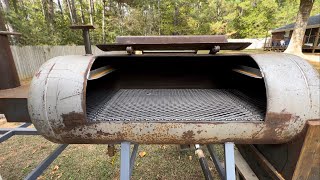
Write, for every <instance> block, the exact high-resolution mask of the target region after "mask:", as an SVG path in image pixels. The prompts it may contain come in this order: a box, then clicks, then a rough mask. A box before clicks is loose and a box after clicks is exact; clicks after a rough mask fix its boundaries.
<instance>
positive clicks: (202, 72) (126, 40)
mask: <svg viewBox="0 0 320 180" xmlns="http://www.w3.org/2000/svg"><path fill="white" fill-rule="evenodd" d="M248 45H249V44H248V43H228V42H227V41H226V39H225V37H224V36H199V37H197V36H194V37H190V36H175V37H170V36H163V37H118V38H117V43H116V44H107V45H98V47H99V48H100V49H102V50H105V51H108V52H107V53H106V54H105V55H100V56H93V55H86V56H63V57H56V58H53V59H51V60H49V61H48V62H46V63H45V64H44V65H43V66H42V67H41V68H40V69H39V71H38V72H37V73H36V74H35V76H34V78H33V80H32V83H31V86H30V93H29V98H28V109H29V115H30V117H31V120H32V122H33V124H34V125H35V127H36V128H37V130H38V131H39V132H40V133H41V134H42V135H43V136H44V137H46V138H47V139H49V140H50V141H53V142H59V143H103V144H105V143H116V142H121V141H130V142H135V143H145V144H159V143H167V144H171V143H175V144H192V143H200V144H208V143H222V142H229V141H230V142H235V143H241V144H279V143H285V142H288V141H290V140H292V139H293V138H295V137H296V136H298V135H299V134H300V133H301V132H302V131H303V129H304V127H305V125H306V122H307V121H308V120H313V119H319V113H320V112H319V104H320V102H319V96H320V95H319V74H318V73H317V72H316V71H315V70H314V69H313V68H312V67H311V65H309V64H308V63H307V62H306V61H304V60H303V59H301V58H299V57H297V56H294V55H289V54H282V53H267V54H239V53H237V54H222V55H220V54H219V53H218V54H215V53H217V52H218V51H219V50H220V49H221V50H225V49H233V50H238V49H244V48H245V47H247V46H248ZM199 50H207V52H208V53H207V54H200V53H199V52H200V51H199Z"/></svg>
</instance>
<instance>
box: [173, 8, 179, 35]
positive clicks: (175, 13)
mask: <svg viewBox="0 0 320 180" xmlns="http://www.w3.org/2000/svg"><path fill="white" fill-rule="evenodd" d="M178 6H179V5H178V4H177V3H175V5H174V15H173V27H174V32H173V35H178V34H179V32H178V31H177V28H178V24H179V21H178V18H179V17H178V16H179V8H178Z"/></svg>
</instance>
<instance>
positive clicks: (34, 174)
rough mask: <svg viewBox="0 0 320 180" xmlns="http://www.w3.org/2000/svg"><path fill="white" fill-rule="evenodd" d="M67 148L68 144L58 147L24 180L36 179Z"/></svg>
mask: <svg viewBox="0 0 320 180" xmlns="http://www.w3.org/2000/svg"><path fill="white" fill-rule="evenodd" d="M67 146H68V144H61V145H59V146H58V147H57V148H56V149H55V150H54V151H53V152H52V153H51V154H50V155H49V156H48V157H47V158H46V159H45V160H43V161H42V162H41V163H40V164H39V165H38V166H37V167H36V168H35V169H33V171H32V172H31V173H29V174H28V176H27V177H26V178H24V179H25V180H33V179H37V177H39V176H40V175H41V174H42V173H43V171H44V170H46V169H47V168H48V167H49V166H50V164H51V163H52V162H53V161H54V160H55V159H56V158H57V157H58V156H59V154H61V152H62V151H63V150H64V149H65V148H66V147H67Z"/></svg>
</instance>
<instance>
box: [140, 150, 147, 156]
mask: <svg viewBox="0 0 320 180" xmlns="http://www.w3.org/2000/svg"><path fill="white" fill-rule="evenodd" d="M146 154H147V153H146V152H145V151H141V152H139V156H140V157H144V156H145V155H146Z"/></svg>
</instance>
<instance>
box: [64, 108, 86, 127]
mask: <svg viewBox="0 0 320 180" xmlns="http://www.w3.org/2000/svg"><path fill="white" fill-rule="evenodd" d="M61 117H62V120H63V124H64V125H65V127H66V128H67V129H72V128H74V127H76V126H79V125H84V124H85V123H86V121H85V119H84V117H85V115H84V114H83V113H76V112H74V111H72V112H70V113H68V114H62V115H61Z"/></svg>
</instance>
